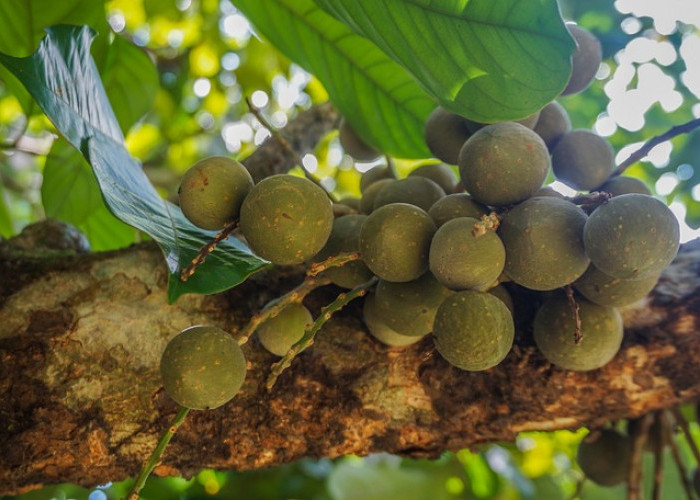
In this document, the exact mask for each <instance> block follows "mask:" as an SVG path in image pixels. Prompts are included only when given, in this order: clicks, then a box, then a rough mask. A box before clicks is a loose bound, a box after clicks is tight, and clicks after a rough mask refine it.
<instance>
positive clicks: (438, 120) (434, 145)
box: [425, 108, 480, 165]
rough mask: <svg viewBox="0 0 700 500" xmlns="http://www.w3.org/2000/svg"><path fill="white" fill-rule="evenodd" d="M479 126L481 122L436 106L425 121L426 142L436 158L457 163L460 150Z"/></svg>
mask: <svg viewBox="0 0 700 500" xmlns="http://www.w3.org/2000/svg"><path fill="white" fill-rule="evenodd" d="M479 127H480V125H479V124H477V123H475V122H472V121H471V120H467V119H466V118H463V117H461V116H459V115H457V114H454V113H451V112H449V111H447V110H446V109H443V108H435V110H434V111H433V112H432V113H431V114H430V116H429V117H428V121H427V122H426V123H425V143H426V144H427V145H428V149H430V152H431V153H433V155H435V158H438V159H440V160H442V161H444V162H445V163H449V164H450V165H456V164H457V160H458V158H459V150H460V149H461V148H462V146H463V145H464V143H465V142H466V140H467V139H469V136H471V135H472V133H474V131H475V130H476V129H478V128H479Z"/></svg>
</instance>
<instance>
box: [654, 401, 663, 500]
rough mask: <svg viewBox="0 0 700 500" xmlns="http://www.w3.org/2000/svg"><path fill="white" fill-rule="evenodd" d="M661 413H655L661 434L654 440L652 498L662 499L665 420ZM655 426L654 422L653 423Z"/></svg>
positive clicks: (655, 499) (655, 420) (655, 421)
mask: <svg viewBox="0 0 700 500" xmlns="http://www.w3.org/2000/svg"><path fill="white" fill-rule="evenodd" d="M661 413H662V412H658V413H656V414H655V415H654V423H655V424H656V425H657V426H658V427H657V428H658V429H659V431H660V434H661V435H660V436H655V437H656V439H654V440H653V441H652V444H653V445H654V450H653V451H654V487H653V490H652V494H651V498H653V500H661V480H662V478H663V473H664V455H663V452H664V441H665V438H664V432H663V428H664V422H663V420H661ZM652 427H653V424H652Z"/></svg>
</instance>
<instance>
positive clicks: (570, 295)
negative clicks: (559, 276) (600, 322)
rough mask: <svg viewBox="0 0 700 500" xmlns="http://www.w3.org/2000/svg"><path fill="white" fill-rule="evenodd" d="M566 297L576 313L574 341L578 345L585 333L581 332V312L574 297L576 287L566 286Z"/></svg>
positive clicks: (572, 311) (572, 310)
mask: <svg viewBox="0 0 700 500" xmlns="http://www.w3.org/2000/svg"><path fill="white" fill-rule="evenodd" d="M566 299H567V300H568V301H569V307H570V308H571V313H572V314H573V315H574V323H575V324H576V326H575V328H574V343H575V344H576V345H578V344H580V343H581V339H582V338H583V333H581V315H580V314H579V305H578V302H576V298H575V297H574V289H573V288H572V287H571V286H570V285H567V287H566Z"/></svg>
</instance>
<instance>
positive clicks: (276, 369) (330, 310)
mask: <svg viewBox="0 0 700 500" xmlns="http://www.w3.org/2000/svg"><path fill="white" fill-rule="evenodd" d="M377 281H379V278H377V277H374V278H372V279H371V280H369V281H367V282H365V283H362V284H361V285H358V286H356V287H355V288H353V289H352V290H350V291H349V292H346V293H341V294H340V295H338V297H336V299H335V300H334V301H333V302H331V303H330V304H328V305H327V306H325V307H323V308H322V309H321V312H320V314H319V315H318V317H317V318H316V321H314V323H313V324H312V325H311V326H309V327H308V328H307V329H306V330H305V331H304V336H303V337H302V338H301V339H300V340H299V341H298V342H297V343H296V344H294V345H293V346H292V348H291V349H290V350H289V352H287V354H285V355H284V357H282V359H280V360H279V361H278V362H277V363H275V364H274V365H272V371H271V373H270V376H269V377H268V379H267V383H266V386H267V389H268V390H269V389H272V386H273V385H275V382H276V381H277V379H278V378H279V376H280V375H281V374H282V372H283V371H284V370H286V369H287V368H289V366H290V365H291V364H292V361H293V360H294V358H295V357H296V356H297V354H300V353H301V352H303V351H304V350H306V349H307V348H308V347H310V346H311V345H312V344H313V343H314V337H315V336H316V334H317V333H318V331H319V330H320V329H321V327H322V326H323V325H324V324H325V323H326V321H328V320H329V319H331V317H332V316H333V314H335V313H336V312H338V311H340V310H341V309H342V308H343V307H345V305H346V304H348V303H350V302H351V301H352V300H354V299H356V298H357V297H362V296H363V295H365V294H366V293H367V291H368V290H369V289H370V288H372V287H373V286H374V285H375V284H376V283H377Z"/></svg>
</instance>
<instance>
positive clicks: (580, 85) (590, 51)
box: [561, 23, 603, 95]
mask: <svg viewBox="0 0 700 500" xmlns="http://www.w3.org/2000/svg"><path fill="white" fill-rule="evenodd" d="M566 27H567V28H568V29H569V33H571V36H573V37H574V40H576V45H577V47H576V50H575V51H574V53H573V55H572V56H571V76H570V77H569V83H568V84H567V85H566V88H565V89H564V90H563V91H562V93H561V95H570V94H577V93H579V92H581V91H583V90H585V89H586V87H588V86H589V85H590V84H591V82H592V81H593V78H595V75H596V73H597V72H598V68H599V67H600V63H601V61H602V60H603V49H602V47H601V45H600V41H598V39H597V38H596V37H595V35H593V34H592V33H591V32H590V31H588V30H586V29H585V28H582V27H580V26H577V25H575V24H571V23H567V25H566Z"/></svg>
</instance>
